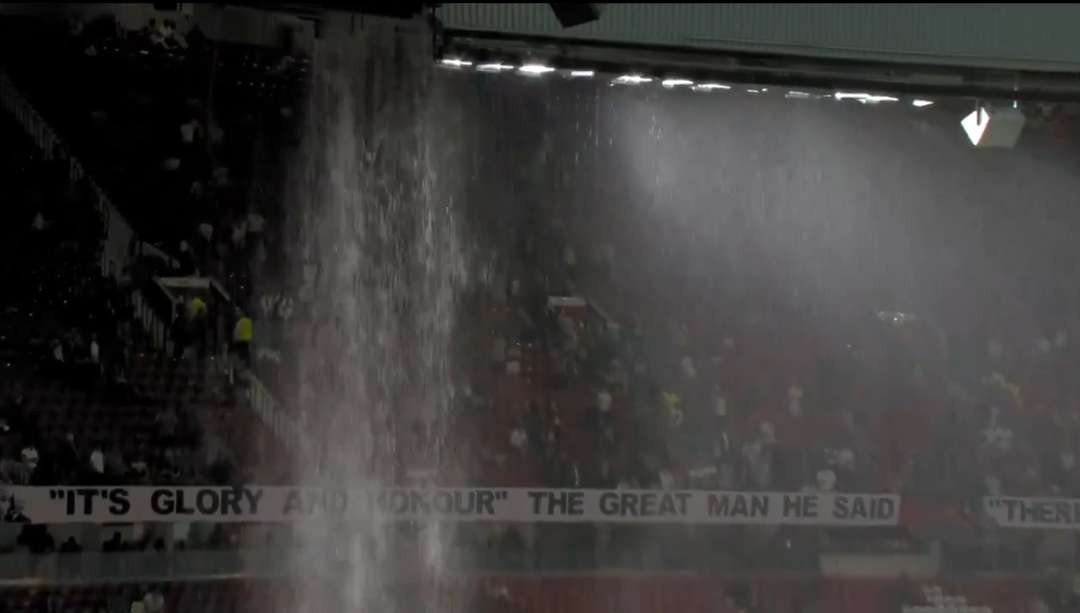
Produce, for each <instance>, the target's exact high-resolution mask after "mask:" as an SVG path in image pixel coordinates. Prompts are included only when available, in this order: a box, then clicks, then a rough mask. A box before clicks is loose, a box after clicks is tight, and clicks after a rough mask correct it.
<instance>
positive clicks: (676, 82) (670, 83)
mask: <svg viewBox="0 0 1080 613" xmlns="http://www.w3.org/2000/svg"><path fill="white" fill-rule="evenodd" d="M693 84H694V82H693V81H691V80H690V79H664V80H663V81H661V82H660V85H662V86H663V87H664V88H665V89H671V88H673V87H678V86H680V85H693Z"/></svg>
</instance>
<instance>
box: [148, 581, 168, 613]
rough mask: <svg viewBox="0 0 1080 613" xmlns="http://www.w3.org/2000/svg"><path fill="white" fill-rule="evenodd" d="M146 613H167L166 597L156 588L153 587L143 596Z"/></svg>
mask: <svg viewBox="0 0 1080 613" xmlns="http://www.w3.org/2000/svg"><path fill="white" fill-rule="evenodd" d="M143 605H144V607H145V608H144V611H145V613H165V595H164V594H162V593H161V590H159V589H158V588H157V587H156V586H151V587H150V588H148V589H147V590H146V594H145V595H144V596H143Z"/></svg>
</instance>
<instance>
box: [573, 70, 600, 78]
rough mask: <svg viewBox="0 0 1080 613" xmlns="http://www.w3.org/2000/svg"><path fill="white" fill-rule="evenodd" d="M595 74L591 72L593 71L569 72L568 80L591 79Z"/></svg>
mask: <svg viewBox="0 0 1080 613" xmlns="http://www.w3.org/2000/svg"><path fill="white" fill-rule="evenodd" d="M595 74H596V72H595V71H593V70H571V71H570V78H571V79H587V78H589V77H592V76H593V75H595Z"/></svg>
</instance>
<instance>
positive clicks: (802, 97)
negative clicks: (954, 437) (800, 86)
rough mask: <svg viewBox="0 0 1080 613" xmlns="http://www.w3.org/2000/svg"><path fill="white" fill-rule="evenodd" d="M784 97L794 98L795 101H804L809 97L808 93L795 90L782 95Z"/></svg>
mask: <svg viewBox="0 0 1080 613" xmlns="http://www.w3.org/2000/svg"><path fill="white" fill-rule="evenodd" d="M784 97H785V98H794V99H796V100H806V99H807V98H809V97H810V92H801V91H799V90H797V89H793V90H791V91H789V92H788V93H786V94H784Z"/></svg>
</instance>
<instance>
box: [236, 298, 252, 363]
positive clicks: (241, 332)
mask: <svg viewBox="0 0 1080 613" xmlns="http://www.w3.org/2000/svg"><path fill="white" fill-rule="evenodd" d="M252 332H253V330H252V323H251V318H250V317H248V316H247V315H245V314H244V312H243V311H242V310H240V309H239V308H238V309H236V324H235V325H233V335H232V341H233V352H234V353H236V355H237V357H238V358H239V359H240V362H241V363H242V364H243V365H244V367H245V368H251V335H252Z"/></svg>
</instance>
